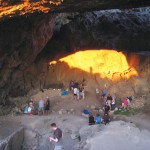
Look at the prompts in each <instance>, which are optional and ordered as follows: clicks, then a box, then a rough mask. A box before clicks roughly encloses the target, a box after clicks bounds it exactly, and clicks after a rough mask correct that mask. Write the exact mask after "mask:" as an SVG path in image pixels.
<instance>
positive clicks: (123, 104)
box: [122, 98, 130, 108]
mask: <svg viewBox="0 0 150 150" xmlns="http://www.w3.org/2000/svg"><path fill="white" fill-rule="evenodd" d="M129 103H130V100H129V99H128V98H125V99H124V100H123V102H122V107H123V108H125V107H127V106H128V105H129Z"/></svg>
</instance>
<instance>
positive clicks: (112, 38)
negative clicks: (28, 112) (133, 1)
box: [0, 7, 150, 104]
mask: <svg viewBox="0 0 150 150" xmlns="http://www.w3.org/2000/svg"><path fill="white" fill-rule="evenodd" d="M149 14H150V8H149V7H144V8H136V9H130V10H129V9H128V10H118V9H115V10H103V11H92V12H83V13H61V14H57V13H55V14H34V15H31V16H22V17H16V18H12V19H9V20H4V21H1V22H0V103H1V104H6V103H7V102H8V101H6V99H8V97H9V96H18V95H24V94H26V93H27V92H28V91H29V90H30V89H33V88H40V89H42V88H49V87H51V86H52V84H53V85H54V84H55V85H56V84H57V85H58V84H61V85H62V84H63V85H64V86H68V82H69V81H70V79H78V80H80V81H81V80H82V79H86V80H87V81H88V85H89V86H90V87H91V88H95V86H96V85H97V84H100V85H104V84H105V83H108V84H109V88H110V90H111V91H112V92H117V90H116V89H118V88H119V87H121V86H122V85H123V87H124V88H125V89H130V90H128V91H130V93H125V94H128V95H133V94H135V93H136V94H139V93H140V92H141V94H143V93H144V92H149V73H150V72H149V69H148V68H149V63H150V60H149V57H148V53H145V56H144V55H142V54H143V53H140V51H149V49H150V44H149V39H150V34H149V33H150V30H149V29H150V17H149ZM103 48H104V49H108V50H109V49H115V50H118V51H124V52H123V53H124V55H125V56H126V58H127V62H128V64H129V66H130V67H131V68H132V67H134V68H135V69H136V70H137V72H138V74H139V76H138V77H136V78H132V79H128V80H122V82H123V83H122V84H121V82H117V84H116V85H117V86H115V87H114V85H113V84H112V81H111V80H107V79H103V80H101V79H99V78H98V77H97V76H96V75H94V76H91V75H90V74H89V73H87V72H85V71H84V70H82V69H77V68H74V69H73V70H71V71H70V68H69V65H67V64H66V63H60V62H59V63H58V65H57V67H56V66H55V65H49V62H51V61H53V60H59V59H61V58H63V57H65V56H68V55H70V54H73V53H75V52H78V51H81V50H89V49H93V50H94V49H103ZM131 52H134V53H138V54H139V53H140V55H137V54H131ZM137 57H138V58H137ZM137 60H138V61H137ZM131 68H128V69H129V70H128V72H129V71H131V70H130V69H131ZM114 76H118V74H117V73H116V74H114ZM137 85H139V86H137ZM143 87H144V88H143ZM123 91H124V90H123V89H122V91H121V92H123Z"/></svg>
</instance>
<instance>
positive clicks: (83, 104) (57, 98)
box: [0, 89, 150, 150]
mask: <svg viewBox="0 0 150 150" xmlns="http://www.w3.org/2000/svg"><path fill="white" fill-rule="evenodd" d="M60 93H61V91H60V90H57V89H50V90H45V91H44V92H41V91H36V92H35V91H31V92H30V93H29V96H28V98H29V97H30V98H32V99H33V100H34V103H35V106H36V105H37V103H38V101H39V99H41V98H42V99H44V100H46V97H47V96H48V97H49V98H50V101H51V113H50V114H49V115H44V116H38V115H32V116H29V115H19V116H16V115H14V113H12V114H10V115H8V116H1V117H0V141H3V140H5V139H6V137H8V136H9V135H11V134H12V133H13V132H15V131H16V130H17V129H18V128H21V127H23V128H24V129H25V131H24V143H23V147H22V149H23V150H52V149H53V147H54V144H53V143H50V142H49V136H51V135H52V131H51V129H50V124H51V123H53V122H56V123H57V124H58V126H59V127H60V128H61V129H62V130H63V132H64V135H65V137H64V150H84V149H85V150H88V149H89V150H98V148H97V147H94V148H93V147H92V145H93V144H94V143H93V138H95V137H97V139H99V138H102V137H100V135H101V133H103V134H104V135H105V133H106V129H107V130H108V132H109V129H108V128H109V126H110V128H112V127H113V128H114V126H116V128H114V131H115V133H116V132H118V131H117V126H118V129H119V130H121V129H122V130H123V131H125V132H129V133H128V134H130V131H129V130H128V128H129V127H131V128H133V129H135V130H136V131H135V132H134V133H132V134H135V137H137V132H138V133H139V132H141V133H140V136H141V137H147V136H148V137H150V134H149V132H148V131H147V132H148V134H147V135H145V133H143V132H142V131H145V129H147V130H149V131H150V117H149V115H148V114H138V115H134V116H130V117H126V116H119V115H118V116H114V115H113V118H114V120H124V121H126V122H129V123H125V122H123V125H122V123H120V122H119V121H113V120H112V123H110V125H108V126H107V127H106V126H105V125H95V126H92V127H90V126H88V118H85V117H83V116H82V111H83V109H84V108H87V109H89V110H90V111H91V112H92V113H93V115H96V114H97V113H98V110H97V108H99V107H100V109H99V111H100V113H101V114H103V112H102V101H100V100H98V99H96V96H95V91H92V92H90V93H89V92H87V91H86V98H85V100H79V101H77V100H76V98H75V97H74V96H73V94H72V93H70V94H69V95H67V96H61V95H60ZM23 99H25V98H23ZM20 100H22V98H17V99H16V103H18V102H19V101H20ZM27 101H29V100H27ZM23 105H24V104H23ZM115 122H116V123H115ZM124 124H125V125H124ZM134 124H136V126H137V127H138V128H140V130H139V129H138V128H136V126H134ZM143 134H144V135H143ZM124 136H125V137H127V136H128V135H124V134H120V137H124ZM130 136H131V135H130ZM103 138H104V139H105V138H106V139H107V136H106V135H105V136H104V137H103ZM97 139H96V141H97ZM111 139H112V140H113V137H112V138H111ZM111 139H109V140H111ZM118 140H119V139H118ZM116 141H117V140H116ZM126 142H129V141H126ZM134 142H135V141H134V139H133V143H129V146H130V144H131V147H132V146H133V145H134ZM136 142H137V141H136ZM138 142H141V141H138ZM98 143H99V142H98ZM101 144H104V145H105V144H106V143H101ZM138 144H139V143H138ZM138 144H137V145H138ZM142 144H144V141H142ZM145 145H147V146H149V145H148V144H147V141H146V142H145ZM97 146H99V145H97ZM116 148H117V147H116ZM133 148H134V146H133ZM129 149H130V148H129ZM102 150H106V149H105V148H103V149H102ZM112 150H113V149H112ZM123 150H125V149H123ZM144 150H147V147H146V148H145V149H144Z"/></svg>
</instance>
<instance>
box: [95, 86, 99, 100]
mask: <svg viewBox="0 0 150 150" xmlns="http://www.w3.org/2000/svg"><path fill="white" fill-rule="evenodd" d="M95 92H96V98H97V99H99V98H100V91H99V88H98V87H96V89H95Z"/></svg>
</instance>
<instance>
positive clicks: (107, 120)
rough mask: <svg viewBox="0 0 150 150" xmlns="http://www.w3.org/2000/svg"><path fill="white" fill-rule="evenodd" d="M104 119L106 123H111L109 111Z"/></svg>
mask: <svg viewBox="0 0 150 150" xmlns="http://www.w3.org/2000/svg"><path fill="white" fill-rule="evenodd" d="M103 120H104V124H105V125H106V124H109V122H110V117H109V115H108V114H107V113H105V115H104V118H103Z"/></svg>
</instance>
